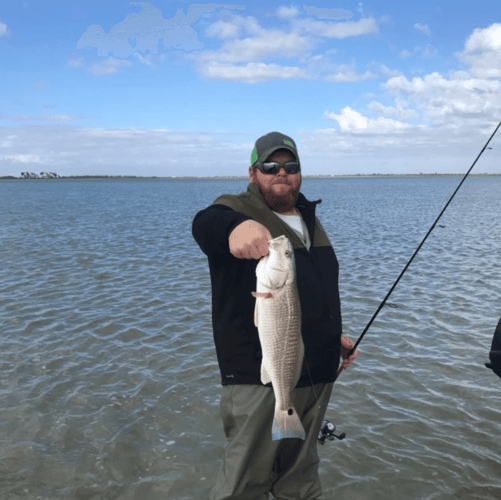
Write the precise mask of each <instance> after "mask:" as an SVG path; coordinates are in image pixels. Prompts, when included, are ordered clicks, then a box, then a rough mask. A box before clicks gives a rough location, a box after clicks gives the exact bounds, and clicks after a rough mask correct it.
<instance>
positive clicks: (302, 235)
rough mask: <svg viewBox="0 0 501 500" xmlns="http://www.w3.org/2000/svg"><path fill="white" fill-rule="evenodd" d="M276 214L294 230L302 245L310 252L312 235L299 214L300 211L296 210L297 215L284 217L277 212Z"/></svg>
mask: <svg viewBox="0 0 501 500" xmlns="http://www.w3.org/2000/svg"><path fill="white" fill-rule="evenodd" d="M274 213H275V214H276V215H277V216H278V217H280V218H281V219H282V220H283V221H284V222H285V223H286V224H288V225H289V226H290V227H291V228H292V229H293V230H294V232H295V233H296V234H297V235H298V237H299V239H300V240H301V243H302V244H303V245H304V246H305V247H306V250H308V251H309V250H310V246H311V242H310V235H309V234H308V228H307V227H306V223H305V222H304V220H303V217H302V216H301V214H300V213H299V210H296V215H283V214H279V213H277V212H274Z"/></svg>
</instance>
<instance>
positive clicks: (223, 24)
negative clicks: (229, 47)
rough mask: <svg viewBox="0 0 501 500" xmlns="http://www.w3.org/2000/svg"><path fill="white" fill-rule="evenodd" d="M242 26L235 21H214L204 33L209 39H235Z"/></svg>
mask: <svg viewBox="0 0 501 500" xmlns="http://www.w3.org/2000/svg"><path fill="white" fill-rule="evenodd" d="M241 29H242V26H241V24H240V23H239V22H235V21H216V22H215V23H213V24H211V25H210V26H209V27H208V28H207V29H206V31H205V34H206V36H208V37H209V38H220V39H225V38H236V37H238V36H239V35H240V31H241Z"/></svg>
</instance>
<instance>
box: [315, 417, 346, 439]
mask: <svg viewBox="0 0 501 500" xmlns="http://www.w3.org/2000/svg"><path fill="white" fill-rule="evenodd" d="M335 430H336V426H335V425H334V424H333V423H332V422H329V421H328V420H324V421H323V423H322V428H321V429H320V432H319V433H318V442H319V443H320V444H325V440H326V439H328V440H329V441H334V439H335V438H337V439H339V440H340V441H341V440H343V439H344V438H345V437H346V434H345V433H344V432H343V433H342V434H340V435H339V436H338V435H337V434H334V431H335Z"/></svg>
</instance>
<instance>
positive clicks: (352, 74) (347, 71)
mask: <svg viewBox="0 0 501 500" xmlns="http://www.w3.org/2000/svg"><path fill="white" fill-rule="evenodd" d="M376 77H377V75H375V74H374V73H371V72H370V71H366V72H365V73H363V74H362V73H357V71H356V68H355V65H354V64H351V65H347V64H340V65H338V66H337V68H336V73H335V74H334V75H329V76H327V77H326V80H327V81H329V82H362V81H364V80H370V79H372V78H376Z"/></svg>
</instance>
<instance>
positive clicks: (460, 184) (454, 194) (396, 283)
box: [336, 121, 501, 380]
mask: <svg viewBox="0 0 501 500" xmlns="http://www.w3.org/2000/svg"><path fill="white" fill-rule="evenodd" d="M499 127H501V121H500V122H499V124H498V126H497V127H496V129H495V130H494V132H493V133H492V135H491V136H490V137H489V140H488V141H487V142H486V143H485V146H484V147H483V148H482V151H480V153H479V154H478V156H477V158H476V159H475V161H474V162H473V164H472V166H471V167H470V169H469V170H468V172H466V175H465V176H464V177H463V180H462V181H461V182H460V183H459V186H458V187H457V188H456V191H454V193H453V195H452V196H451V197H450V198H449V201H448V202H447V204H446V205H445V207H444V209H443V210H442V212H440V215H439V216H438V217H437V220H436V221H435V222H434V223H433V225H432V226H431V228H430V230H429V231H428V233H427V235H426V236H425V237H424V239H423V241H422V242H421V244H420V245H419V246H418V247H417V250H416V251H415V252H414V255H413V256H412V257H411V258H410V260H409V262H407V265H406V266H405V267H404V270H403V271H402V272H401V273H400V276H399V277H398V278H397V281H395V283H394V284H393V286H392V287H391V288H390V291H389V292H388V294H387V295H386V297H385V298H384V299H383V302H381V304H380V305H379V307H378V309H377V311H376V312H375V313H374V316H372V318H371V320H370V321H369V323H368V324H367V326H366V327H365V330H364V331H363V332H362V335H360V337H359V338H358V340H357V341H356V342H355V345H354V346H353V348H352V349H351V350H350V352H349V354H348V357H350V356H351V355H352V354H353V353H354V352H355V350H356V348H357V346H358V344H360V342H361V341H362V339H363V338H364V335H365V334H366V333H367V331H368V330H369V328H370V327H371V325H372V323H373V322H374V320H375V319H376V317H377V315H378V314H379V311H381V309H382V308H383V307H384V305H385V304H386V301H387V300H388V298H389V296H390V295H391V292H393V290H394V289H395V287H396V286H397V285H398V282H399V281H400V279H401V278H402V276H403V275H404V273H405V271H407V268H408V267H409V266H410V265H411V262H412V261H413V260H414V257H415V256H416V255H417V253H418V252H419V250H420V249H421V247H422V246H423V245H424V242H425V241H426V239H427V238H428V236H429V235H430V233H431V232H432V231H433V229H434V228H435V226H436V224H437V222H438V221H439V220H440V217H442V214H443V213H444V212H445V210H446V209H447V207H448V206H449V203H450V202H451V201H452V199H453V198H454V196H456V193H457V192H458V191H459V188H460V187H461V186H462V185H463V182H464V181H465V180H466V178H467V177H468V175H469V174H470V172H471V170H472V168H473V167H474V166H475V164H476V163H477V161H478V159H479V158H480V157H481V156H482V154H483V152H484V151H485V150H486V149H487V146H488V145H489V143H490V142H491V139H492V138H493V137H494V136H495V135H496V132H497V131H498V129H499ZM489 149H491V148H489ZM343 370H344V368H343V366H341V368H339V370H338V372H337V375H336V380H337V379H338V377H339V375H341V373H342V371H343Z"/></svg>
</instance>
